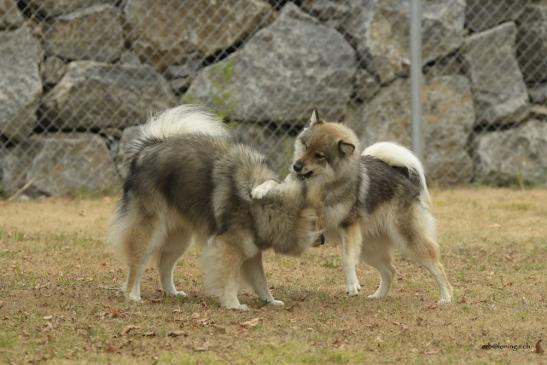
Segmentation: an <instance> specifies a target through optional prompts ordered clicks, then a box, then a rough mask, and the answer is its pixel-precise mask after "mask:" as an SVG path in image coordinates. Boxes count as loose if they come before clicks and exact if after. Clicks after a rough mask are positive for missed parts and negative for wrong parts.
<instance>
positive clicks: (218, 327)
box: [213, 324, 226, 333]
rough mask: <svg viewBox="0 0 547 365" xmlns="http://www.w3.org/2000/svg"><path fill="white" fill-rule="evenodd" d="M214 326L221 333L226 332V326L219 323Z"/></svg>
mask: <svg viewBox="0 0 547 365" xmlns="http://www.w3.org/2000/svg"><path fill="white" fill-rule="evenodd" d="M213 327H214V328H215V329H216V330H217V331H218V332H220V333H226V328H224V327H222V326H219V325H218V324H213Z"/></svg>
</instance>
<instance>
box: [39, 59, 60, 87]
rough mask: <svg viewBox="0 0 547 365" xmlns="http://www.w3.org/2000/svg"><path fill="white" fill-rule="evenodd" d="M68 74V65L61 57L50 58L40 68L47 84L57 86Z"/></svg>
mask: <svg viewBox="0 0 547 365" xmlns="http://www.w3.org/2000/svg"><path fill="white" fill-rule="evenodd" d="M65 72H66V64H65V63H64V62H63V60H62V59H60V58H59V57H55V56H52V57H48V58H46V59H45V60H44V61H43V62H42V65H41V66H40V73H41V74H42V80H43V81H44V83H45V84H56V83H58V82H59V80H61V78H62V77H63V75H64V74H65Z"/></svg>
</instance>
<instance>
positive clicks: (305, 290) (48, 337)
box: [0, 188, 547, 365]
mask: <svg viewBox="0 0 547 365" xmlns="http://www.w3.org/2000/svg"><path fill="white" fill-rule="evenodd" d="M433 196H434V206H435V214H436V216H437V218H438V221H439V241H440V244H441V247H442V253H443V262H444V264H445V267H446V269H447V272H448V275H449V278H450V280H451V282H452V284H453V286H454V288H455V295H456V302H455V303H454V304H453V305H448V306H438V305H436V301H437V299H438V292H437V289H436V287H435V285H434V283H433V280H432V279H431V278H430V276H429V275H428V274H427V273H426V272H425V271H424V270H422V269H421V268H419V267H418V266H417V265H415V264H414V263H412V262H409V261H407V260H405V259H403V258H400V257H398V258H397V268H398V274H397V279H396V281H395V283H394V287H393V288H392V291H391V292H390V294H389V296H388V297H387V298H386V299H383V300H376V301H371V300H367V299H366V294H368V293H370V292H373V291H374V290H375V288H376V286H377V284H378V277H377V275H376V273H375V272H374V271H372V269H371V268H369V267H365V266H364V265H362V266H361V267H360V271H359V277H360V279H361V284H362V285H363V291H364V292H362V293H361V295H359V296H357V297H348V296H347V295H346V294H345V292H344V284H343V282H344V280H343V275H342V270H341V261H340V256H339V251H340V249H339V248H338V247H321V248H315V249H310V250H309V251H308V252H307V253H306V254H305V255H304V256H302V257H300V258H290V257H282V256H276V255H274V254H273V253H269V254H267V255H266V271H267V272H268V276H269V283H270V285H271V286H272V291H273V292H274V295H275V296H276V297H277V298H278V299H281V300H283V301H285V304H286V305H285V307H283V308H272V307H269V306H263V305H262V304H261V303H260V302H259V301H258V300H257V299H256V298H255V297H254V296H253V295H251V294H243V295H242V296H241V299H242V302H244V303H246V304H248V305H250V307H252V310H251V311H249V312H244V313H240V312H236V311H229V310H224V309H221V308H219V306H218V305H217V304H216V302H215V301H214V300H211V299H209V298H207V297H206V296H204V294H203V290H202V287H201V274H200V270H199V267H198V256H199V251H200V250H199V248H198V247H195V248H193V249H192V250H191V251H190V252H189V253H187V255H186V256H185V257H184V258H183V259H182V260H181V262H180V263H179V266H178V268H177V272H176V281H177V285H178V287H179V288H180V289H183V290H185V291H186V292H187V293H189V294H190V295H189V297H188V298H186V299H165V298H163V296H162V293H161V292H160V291H159V290H158V281H157V274H156V272H155V271H154V270H153V269H149V270H147V272H146V273H145V277H144V280H143V298H144V303H142V304H131V303H127V302H125V301H124V299H123V297H122V296H121V295H120V293H119V291H118V290H117V289H116V288H117V287H118V285H119V284H120V283H121V282H122V281H123V279H124V274H125V272H124V268H122V267H120V265H119V264H118V263H117V262H116V261H115V260H114V259H113V258H111V257H110V256H109V255H108V253H106V252H105V250H104V238H105V232H106V229H107V225H108V221H109V218H110V215H111V212H112V209H113V206H114V204H115V198H112V197H104V198H93V199H45V200H39V201H29V202H9V203H8V202H0V363H8V364H9V363H13V364H21V363H28V362H30V363H51V364H72V363H78V364H80V363H112V364H134V363H143V364H150V363H159V364H185V363H192V364H193V363H200V364H216V363H230V364H232V363H233V364H276V365H279V364H319V363H324V364H364V363H370V364H382V363H386V364H387V363H401V364H406V363H415V364H422V363H424V364H426V363H427V364H429V363H431V364H460V363H474V364H483V363H496V364H509V363H512V364H534V363H537V364H540V363H543V364H546V363H547V357H546V356H547V355H546V354H537V353H536V343H537V342H538V340H540V339H542V338H543V348H547V341H546V339H545V334H546V331H545V330H546V324H547V321H546V308H547V306H546V305H547V303H546V295H547V285H546V281H547V275H546V274H547V271H546V267H545V265H546V262H547V189H542V190H539V189H535V190H525V191H521V190H509V189H488V188H466V189H454V190H438V191H434V192H433ZM488 345H490V348H483V347H488ZM498 345H499V346H498ZM540 346H541V344H540Z"/></svg>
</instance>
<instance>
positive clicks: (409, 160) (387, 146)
mask: <svg viewBox="0 0 547 365" xmlns="http://www.w3.org/2000/svg"><path fill="white" fill-rule="evenodd" d="M361 155H363V156H373V157H375V158H377V159H379V160H382V161H384V162H385V163H387V164H388V165H391V166H397V167H405V168H407V169H408V170H409V173H410V174H415V175H416V176H417V177H418V178H419V181H420V185H421V188H422V194H421V196H420V200H422V202H424V203H426V204H427V205H430V204H431V197H430V195H429V190H428V189H427V182H426V178H425V171H424V167H423V165H422V163H421V162H420V160H419V159H418V157H416V156H415V155H414V154H413V153H412V152H411V151H410V150H409V149H407V148H405V147H403V146H401V145H399V144H397V143H393V142H378V143H375V144H373V145H371V146H369V147H367V148H365V150H364V151H363V153H362V154H361Z"/></svg>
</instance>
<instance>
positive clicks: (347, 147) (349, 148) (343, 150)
mask: <svg viewBox="0 0 547 365" xmlns="http://www.w3.org/2000/svg"><path fill="white" fill-rule="evenodd" d="M338 150H339V151H340V154H341V155H342V156H348V155H351V154H352V153H353V151H355V145H354V144H351V143H349V142H345V141H342V140H340V141H338Z"/></svg>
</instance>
